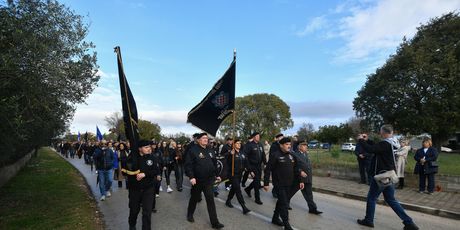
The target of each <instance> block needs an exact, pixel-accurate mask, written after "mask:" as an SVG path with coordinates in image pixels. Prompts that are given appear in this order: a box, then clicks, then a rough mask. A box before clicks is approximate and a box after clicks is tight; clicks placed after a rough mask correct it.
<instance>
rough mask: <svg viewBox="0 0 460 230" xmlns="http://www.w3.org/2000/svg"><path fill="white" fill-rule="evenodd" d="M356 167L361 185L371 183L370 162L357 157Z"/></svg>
mask: <svg viewBox="0 0 460 230" xmlns="http://www.w3.org/2000/svg"><path fill="white" fill-rule="evenodd" d="M358 166H359V176H360V177H361V181H360V182H361V183H363V184H367V183H370V182H371V179H370V178H369V174H368V171H369V166H370V162H369V161H368V160H367V159H361V158H359V157H358Z"/></svg>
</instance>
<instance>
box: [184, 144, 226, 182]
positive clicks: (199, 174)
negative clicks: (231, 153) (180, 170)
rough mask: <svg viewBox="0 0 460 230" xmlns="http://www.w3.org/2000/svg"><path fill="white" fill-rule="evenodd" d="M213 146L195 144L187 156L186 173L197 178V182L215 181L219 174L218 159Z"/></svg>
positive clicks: (191, 177)
mask: <svg viewBox="0 0 460 230" xmlns="http://www.w3.org/2000/svg"><path fill="white" fill-rule="evenodd" d="M212 154H213V153H212V150H211V148H209V147H207V148H203V147H201V146H200V145H195V146H193V147H192V148H191V149H190V151H189V152H188V153H187V155H186V156H185V175H187V176H188V177H189V178H190V179H193V178H195V179H196V181H197V183H204V184H210V183H213V182H214V181H215V179H216V176H218V171H217V166H216V159H215V158H213V156H212Z"/></svg>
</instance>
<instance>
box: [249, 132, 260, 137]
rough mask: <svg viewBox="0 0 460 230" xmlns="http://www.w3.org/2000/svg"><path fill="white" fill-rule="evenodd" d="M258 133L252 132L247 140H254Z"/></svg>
mask: <svg viewBox="0 0 460 230" xmlns="http://www.w3.org/2000/svg"><path fill="white" fill-rule="evenodd" d="M259 134H260V133H259V132H253V133H252V134H251V136H249V138H254V137H255V136H257V135H259Z"/></svg>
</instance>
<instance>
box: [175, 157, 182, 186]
mask: <svg viewBox="0 0 460 230" xmlns="http://www.w3.org/2000/svg"><path fill="white" fill-rule="evenodd" d="M174 175H175V176H176V185H177V186H176V188H177V189H182V184H183V182H184V164H181V163H175V164H174Z"/></svg>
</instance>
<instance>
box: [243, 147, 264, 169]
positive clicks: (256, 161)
mask: <svg viewBox="0 0 460 230" xmlns="http://www.w3.org/2000/svg"><path fill="white" fill-rule="evenodd" d="M243 152H244V154H245V155H246V157H247V158H248V161H249V170H250V171H256V170H260V167H261V165H262V163H267V159H266V158H265V152H264V148H263V146H262V145H261V144H260V143H255V142H254V141H251V142H249V143H247V144H246V145H244V151H243Z"/></svg>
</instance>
